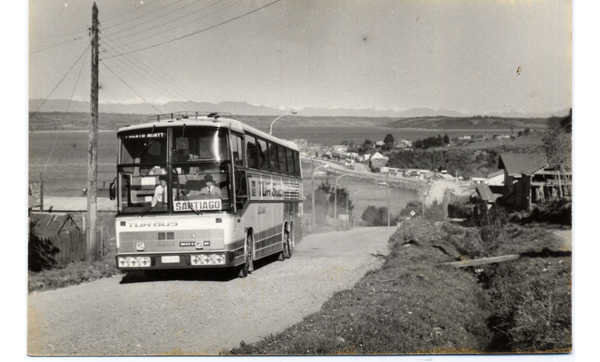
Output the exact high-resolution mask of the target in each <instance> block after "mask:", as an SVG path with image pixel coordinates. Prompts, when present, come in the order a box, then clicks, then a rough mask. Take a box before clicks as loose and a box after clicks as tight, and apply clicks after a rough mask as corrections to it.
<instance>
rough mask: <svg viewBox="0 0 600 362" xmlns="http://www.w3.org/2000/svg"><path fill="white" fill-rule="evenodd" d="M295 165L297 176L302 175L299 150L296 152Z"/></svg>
mask: <svg viewBox="0 0 600 362" xmlns="http://www.w3.org/2000/svg"><path fill="white" fill-rule="evenodd" d="M294 165H296V176H298V177H300V176H301V173H302V172H301V168H300V155H299V154H298V152H294Z"/></svg>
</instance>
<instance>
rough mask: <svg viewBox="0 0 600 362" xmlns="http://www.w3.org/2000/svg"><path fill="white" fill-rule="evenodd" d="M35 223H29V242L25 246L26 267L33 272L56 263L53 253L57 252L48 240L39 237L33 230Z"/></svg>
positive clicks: (48, 267)
mask: <svg viewBox="0 0 600 362" xmlns="http://www.w3.org/2000/svg"><path fill="white" fill-rule="evenodd" d="M34 229H35V223H34V222H33V221H31V222H30V223H29V242H28V247H27V262H28V266H27V267H28V269H29V270H31V271H34V272H40V271H42V270H44V269H51V268H52V267H54V266H55V265H56V260H54V255H55V254H56V253H58V251H59V250H58V248H56V247H55V246H54V245H52V243H51V242H50V241H49V240H44V239H41V238H39V237H38V236H37V235H35V233H34V232H33V230H34Z"/></svg>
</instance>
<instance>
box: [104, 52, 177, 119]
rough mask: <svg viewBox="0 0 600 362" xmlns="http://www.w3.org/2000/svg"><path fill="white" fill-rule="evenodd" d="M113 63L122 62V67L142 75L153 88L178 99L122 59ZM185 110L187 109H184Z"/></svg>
mask: <svg viewBox="0 0 600 362" xmlns="http://www.w3.org/2000/svg"><path fill="white" fill-rule="evenodd" d="M112 60H113V61H119V62H121V64H122V65H124V66H126V67H128V68H129V69H131V70H133V71H134V72H135V73H137V74H138V75H140V76H141V77H142V78H143V79H144V80H145V81H147V82H148V83H149V84H150V83H151V84H152V85H153V86H156V87H157V88H158V89H160V90H161V91H162V92H166V93H167V94H169V95H171V96H172V97H174V98H177V97H176V96H175V95H173V94H172V93H171V92H169V91H168V90H167V89H165V88H164V87H161V86H160V85H159V84H156V83H155V82H154V81H152V78H151V77H146V76H145V75H143V74H141V73H140V72H139V71H138V70H137V69H136V68H134V67H132V66H130V65H129V64H127V63H124V62H123V61H122V60H121V59H112ZM119 68H120V69H122V70H124V69H123V68H122V67H120V66H119ZM175 103H178V104H179V102H178V101H175ZM180 105H181V104H180ZM184 108H185V107H184Z"/></svg>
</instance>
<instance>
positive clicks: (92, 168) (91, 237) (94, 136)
mask: <svg viewBox="0 0 600 362" xmlns="http://www.w3.org/2000/svg"><path fill="white" fill-rule="evenodd" d="M90 36H91V39H92V89H91V92H90V113H91V114H90V116H91V117H90V118H91V125H90V129H89V148H88V188H87V206H88V212H87V216H88V223H89V227H88V228H87V239H88V245H87V246H88V250H87V254H88V257H90V259H92V260H95V259H96V258H97V257H98V241H97V240H96V229H97V225H96V212H97V204H96V189H97V181H98V7H97V6H96V3H94V6H93V7H92V28H91V29H90Z"/></svg>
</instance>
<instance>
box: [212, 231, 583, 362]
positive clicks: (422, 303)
mask: <svg viewBox="0 0 600 362" xmlns="http://www.w3.org/2000/svg"><path fill="white" fill-rule="evenodd" d="M501 234H502V235H497V236H498V237H502V238H504V240H505V241H504V242H502V243H499V242H495V241H494V240H498V238H489V237H486V236H484V234H482V232H481V230H480V229H477V228H464V227H460V226H456V225H452V224H448V223H436V224H433V223H431V222H429V221H425V220H420V219H417V220H409V221H405V222H403V223H402V225H401V226H400V227H399V229H398V230H397V231H396V233H395V234H394V235H393V236H392V237H391V238H390V241H389V243H390V245H389V247H390V254H389V255H388V256H387V257H386V260H385V263H384V265H383V266H382V268H380V269H379V270H376V271H373V272H370V273H368V274H367V275H366V276H365V277H364V278H363V279H361V280H360V281H359V282H358V283H357V284H356V285H355V286H354V288H352V289H349V290H345V291H342V292H339V293H336V294H335V295H334V296H333V297H332V298H331V299H330V300H329V301H328V302H326V303H325V304H324V305H323V307H322V308H321V310H320V311H319V312H318V313H315V314H312V315H309V316H307V317H306V318H304V320H303V321H302V322H300V323H298V324H296V325H294V326H292V327H290V328H288V329H286V330H285V331H283V332H281V333H279V334H277V335H269V336H266V337H265V338H264V339H263V340H262V341H260V342H258V343H254V344H245V343H244V342H242V343H241V345H240V347H239V348H235V349H232V350H230V351H224V352H223V353H224V354H236V355H250V354H252V355H317V354H323V355H328V354H360V355H363V354H417V353H441V354H454V353H461V354H465V353H467V354H468V353H493V352H533V351H536V352H568V351H570V349H571V345H572V344H571V294H570V293H571V257H570V253H569V252H560V251H558V250H557V249H556V240H555V239H553V237H552V236H551V235H550V234H549V233H548V232H547V231H545V230H542V229H538V228H523V227H519V226H514V225H510V224H508V225H506V226H504V227H503V230H502V231H501ZM509 253H521V257H520V258H519V259H517V260H514V261H509V262H504V263H500V264H488V265H484V266H477V267H471V268H468V269H466V270H465V269H457V268H455V267H452V266H445V265H440V263H444V262H450V261H456V260H464V259H473V258H479V257H483V256H491V255H499V254H509Z"/></svg>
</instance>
